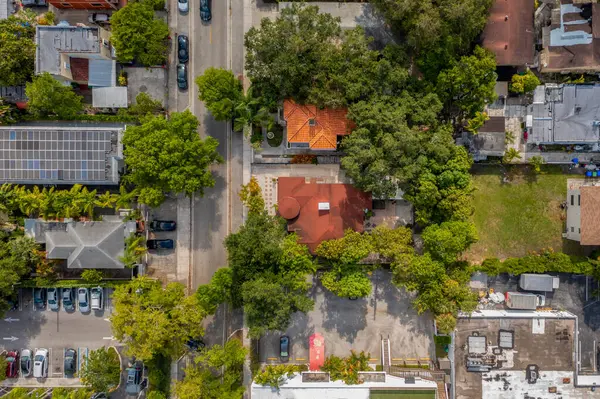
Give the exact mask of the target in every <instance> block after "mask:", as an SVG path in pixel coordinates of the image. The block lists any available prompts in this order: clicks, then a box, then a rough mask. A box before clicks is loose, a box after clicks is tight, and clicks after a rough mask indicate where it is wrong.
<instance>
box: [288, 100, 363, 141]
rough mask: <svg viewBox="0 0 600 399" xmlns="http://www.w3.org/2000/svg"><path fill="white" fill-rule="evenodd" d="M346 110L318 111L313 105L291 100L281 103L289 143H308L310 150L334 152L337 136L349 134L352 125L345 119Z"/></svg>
mask: <svg viewBox="0 0 600 399" xmlns="http://www.w3.org/2000/svg"><path fill="white" fill-rule="evenodd" d="M347 114H348V110H347V109H346V108H338V109H332V108H324V109H318V108H317V107H316V106H314V105H300V104H297V103H295V102H294V101H293V100H285V101H284V102H283V115H284V118H285V120H286V122H287V139H288V142H290V143H308V145H309V147H310V148H311V149H315V150H319V149H320V150H335V149H336V148H337V136H344V135H347V134H350V133H351V131H352V130H351V129H352V124H351V122H350V121H349V120H348V119H347V118H346V115H347Z"/></svg>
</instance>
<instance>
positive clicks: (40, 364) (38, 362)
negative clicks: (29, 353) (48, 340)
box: [33, 348, 48, 378]
mask: <svg viewBox="0 0 600 399" xmlns="http://www.w3.org/2000/svg"><path fill="white" fill-rule="evenodd" d="M33 376H34V377H35V378H46V377H48V349H44V348H42V349H38V350H37V351H35V356H34V358H33Z"/></svg>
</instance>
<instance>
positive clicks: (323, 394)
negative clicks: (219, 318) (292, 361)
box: [251, 374, 437, 399]
mask: <svg viewBox="0 0 600 399" xmlns="http://www.w3.org/2000/svg"><path fill="white" fill-rule="evenodd" d="M371 388H386V389H426V390H437V384H436V383H435V382H433V381H428V380H423V379H420V378H415V383H414V384H407V383H406V382H405V379H404V378H400V377H394V376H392V375H389V374H387V375H386V376H385V382H365V383H363V384H360V385H346V384H345V383H344V382H343V381H331V382H302V376H301V375H300V374H297V375H295V376H294V377H293V378H291V379H289V380H286V381H285V382H284V383H283V384H282V385H281V386H280V387H279V391H278V390H277V389H274V388H272V387H271V386H269V385H266V386H263V385H258V384H255V383H252V388H251V389H252V395H251V396H252V399H316V398H318V399H339V398H344V399H369V396H370V389H371Z"/></svg>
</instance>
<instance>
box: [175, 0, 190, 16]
mask: <svg viewBox="0 0 600 399" xmlns="http://www.w3.org/2000/svg"><path fill="white" fill-rule="evenodd" d="M177 8H178V9H179V12H180V13H182V14H187V12H188V11H189V10H190V2H189V0H177Z"/></svg>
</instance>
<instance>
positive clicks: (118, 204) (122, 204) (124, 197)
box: [115, 186, 138, 211]
mask: <svg viewBox="0 0 600 399" xmlns="http://www.w3.org/2000/svg"><path fill="white" fill-rule="evenodd" d="M137 195H138V192H137V190H133V191H130V192H127V189H126V188H125V186H121V187H119V194H118V195H117V197H116V200H115V210H117V211H118V210H119V209H130V208H131V203H132V202H133V200H134V199H135V198H136V197H137Z"/></svg>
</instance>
